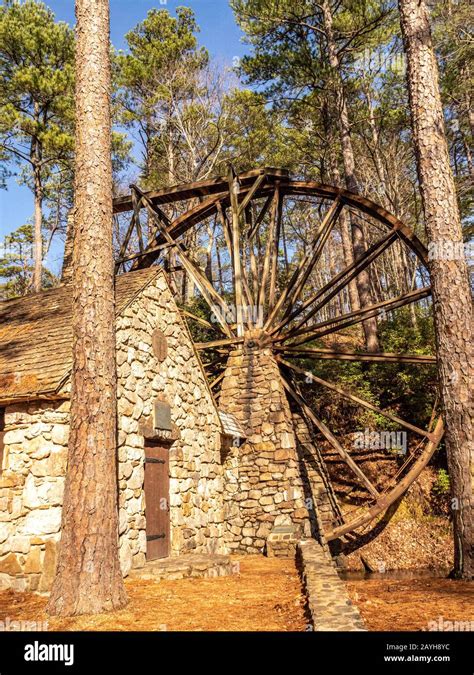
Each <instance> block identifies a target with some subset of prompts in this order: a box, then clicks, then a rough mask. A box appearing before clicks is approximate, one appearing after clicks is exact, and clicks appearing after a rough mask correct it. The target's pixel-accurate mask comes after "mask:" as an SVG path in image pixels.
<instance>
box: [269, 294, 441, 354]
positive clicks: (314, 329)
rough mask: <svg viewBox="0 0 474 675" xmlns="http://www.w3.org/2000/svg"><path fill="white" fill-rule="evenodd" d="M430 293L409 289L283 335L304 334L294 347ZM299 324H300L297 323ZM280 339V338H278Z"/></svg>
mask: <svg viewBox="0 0 474 675" xmlns="http://www.w3.org/2000/svg"><path fill="white" fill-rule="evenodd" d="M429 295H431V288H430V287H427V288H420V289H418V290H416V291H410V293H404V294H403V295H400V296H399V297H398V298H393V299H390V300H384V301H382V302H377V303H376V304H374V305H370V306H369V307H365V308H364V309H358V310H356V311H355V312H349V313H348V314H342V315H341V316H339V317H335V318H334V319H328V320H327V321H322V322H321V323H317V324H313V325H312V326H308V327H307V328H300V329H299V330H298V329H297V328H296V327H295V328H294V329H292V330H290V331H289V332H288V333H287V334H286V337H285V340H288V339H294V338H299V337H302V336H305V337H304V338H303V339H299V340H296V341H295V342H292V343H291V346H293V347H296V346H297V345H300V344H304V343H305V342H310V341H311V340H315V339H317V338H321V337H324V335H330V334H331V333H335V332H338V331H340V330H342V329H343V328H348V327H350V326H354V325H355V324H356V323H360V322H362V321H366V320H367V319H371V318H372V317H375V316H377V315H379V314H381V313H382V312H390V311H393V310H394V309H398V308H399V307H403V306H404V305H409V304H410V303H412V302H417V301H418V300H422V299H423V298H426V297H428V296H429ZM298 325H301V324H298ZM325 326H330V328H327V329H326V330H321V329H322V328H324V327H325ZM278 339H280V338H278Z"/></svg>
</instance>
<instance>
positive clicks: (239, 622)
mask: <svg viewBox="0 0 474 675" xmlns="http://www.w3.org/2000/svg"><path fill="white" fill-rule="evenodd" d="M237 559H238V560H239V562H240V574H239V575H237V576H233V577H222V578H216V579H183V580H179V581H161V582H159V583H156V582H152V581H138V580H133V581H127V582H126V586H127V592H128V595H129V598H130V603H129V605H128V606H127V607H126V608H125V609H123V610H121V611H119V612H114V613H112V614H100V615H97V616H82V617H78V618H75V619H52V618H49V619H48V617H47V615H46V613H45V611H44V610H45V605H46V601H47V599H46V598H44V597H39V596H37V595H34V594H32V593H12V592H10V591H3V592H1V593H0V620H4V619H5V618H6V617H9V618H10V621H14V620H15V621H18V620H23V621H45V620H48V621H49V626H48V627H49V630H53V631H58V630H72V631H74V630H81V631H83V630H93V631H100V630H111V631H126V630H136V631H158V630H169V631H176V630H184V631H226V630H227V631H264V630H269V631H304V630H305V629H306V626H307V620H306V618H305V613H304V602H305V599H304V596H303V594H302V589H301V584H300V580H299V576H298V573H297V571H296V568H295V565H294V562H293V561H292V560H286V559H280V560H278V559H275V558H264V557H263V556H245V557H243V558H237Z"/></svg>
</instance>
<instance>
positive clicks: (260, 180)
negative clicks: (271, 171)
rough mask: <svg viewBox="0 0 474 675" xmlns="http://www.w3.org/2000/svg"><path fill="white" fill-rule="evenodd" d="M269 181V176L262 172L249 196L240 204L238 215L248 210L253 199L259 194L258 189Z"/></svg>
mask: <svg viewBox="0 0 474 675" xmlns="http://www.w3.org/2000/svg"><path fill="white" fill-rule="evenodd" d="M266 180H267V176H266V174H265V172H262V174H261V175H260V176H258V178H257V179H256V180H255V182H254V184H253V185H252V186H251V187H250V189H249V190H248V192H247V194H246V195H245V197H244V198H243V200H242V201H241V202H240V204H239V206H238V215H239V216H240V215H241V214H242V213H243V212H244V211H245V209H246V208H247V206H248V204H250V201H251V200H252V199H253V197H254V196H255V194H256V193H257V191H258V189H259V188H260V186H261V185H262V184H263V183H264V182H265V181H266Z"/></svg>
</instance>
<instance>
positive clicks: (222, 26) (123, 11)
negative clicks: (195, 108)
mask: <svg viewBox="0 0 474 675" xmlns="http://www.w3.org/2000/svg"><path fill="white" fill-rule="evenodd" d="M45 4H47V5H48V6H49V7H50V8H51V9H52V10H53V12H54V13H55V15H56V19H57V20H60V21H67V22H68V23H69V24H71V25H73V24H74V22H75V19H74V0H49V2H48V1H47V0H46V3H45ZM182 5H184V6H186V7H191V9H192V10H193V11H194V13H195V15H196V20H197V23H198V25H199V26H200V29H201V30H200V33H199V34H198V40H199V43H200V44H201V45H204V46H205V47H206V48H207V49H208V50H209V52H210V54H211V57H213V58H215V59H217V61H218V62H219V63H229V65H230V64H231V62H232V59H233V58H234V57H236V56H237V57H238V56H242V55H243V53H244V51H245V45H244V44H242V42H241V37H242V34H241V32H240V30H239V28H238V27H237V26H236V23H235V20H234V15H233V13H232V10H231V9H230V7H229V4H228V0H188V1H186V0H181V1H179V0H166V1H164V0H161V1H160V0H154V2H153V1H152V0H110V34H111V40H112V44H113V45H114V47H115V48H116V49H124V48H125V46H126V45H125V40H124V35H125V34H126V33H127V32H128V31H129V30H130V29H131V28H133V26H135V25H136V24H137V23H138V22H139V21H141V20H142V19H144V18H145V16H146V14H147V12H148V10H150V9H151V8H153V7H155V8H157V9H167V10H168V11H169V12H170V13H171V14H174V11H175V9H176V7H179V6H182ZM32 213H33V197H32V194H31V192H30V191H29V190H28V189H27V188H25V187H20V186H19V185H17V183H16V181H15V178H12V179H10V180H9V182H8V190H0V241H1V240H3V237H4V236H5V235H6V234H8V233H9V232H13V231H14V230H16V229H17V228H18V227H19V226H20V225H23V224H24V223H25V222H26V221H27V220H28V219H29V218H31V216H32ZM55 249H56V247H55ZM59 258H60V251H59V250H58V251H57V252H55V251H53V252H52V254H51V258H50V260H48V261H47V265H48V266H50V268H51V269H52V270H53V271H58V266H59Z"/></svg>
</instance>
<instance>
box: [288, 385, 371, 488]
mask: <svg viewBox="0 0 474 675" xmlns="http://www.w3.org/2000/svg"><path fill="white" fill-rule="evenodd" d="M282 382H283V386H284V387H285V389H286V391H287V392H288V393H289V394H290V396H292V398H293V399H294V400H295V401H296V403H298V405H299V406H300V407H301V408H302V409H303V410H304V412H305V413H306V415H307V416H308V418H309V419H310V420H311V422H312V423H313V424H314V426H315V427H317V429H319V431H320V432H321V433H322V435H323V436H324V438H325V439H326V440H327V441H329V443H330V444H331V445H332V447H333V448H334V449H335V450H336V452H338V453H339V455H340V456H341V457H342V459H343V460H344V461H345V463H346V464H347V466H348V467H349V468H350V469H351V470H352V471H353V473H354V474H355V475H356V476H357V478H358V479H359V480H360V482H361V483H362V484H363V485H364V486H365V487H366V488H367V490H368V491H369V492H370V494H371V495H372V496H373V497H374V498H375V499H378V498H379V497H380V493H379V492H378V490H377V489H376V488H375V487H374V485H372V483H371V482H370V480H369V479H368V478H367V476H366V475H365V473H364V472H363V471H362V469H361V468H360V467H359V466H358V465H357V464H356V463H355V462H354V460H353V459H352V457H351V456H350V454H349V453H348V452H347V450H346V449H345V448H344V447H343V446H342V445H341V444H340V443H339V441H338V440H337V438H336V437H335V436H334V434H333V433H332V432H331V431H330V429H329V428H328V427H327V426H326V424H325V423H324V422H323V421H322V420H321V419H319V418H318V417H317V416H316V415H315V414H314V412H313V411H312V410H311V408H310V407H309V405H308V404H307V403H306V401H305V400H304V399H303V397H302V396H301V395H300V394H299V393H298V392H297V391H296V390H295V389H294V388H293V387H292V386H291V385H290V383H289V382H288V381H287V379H286V378H285V377H282Z"/></svg>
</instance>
